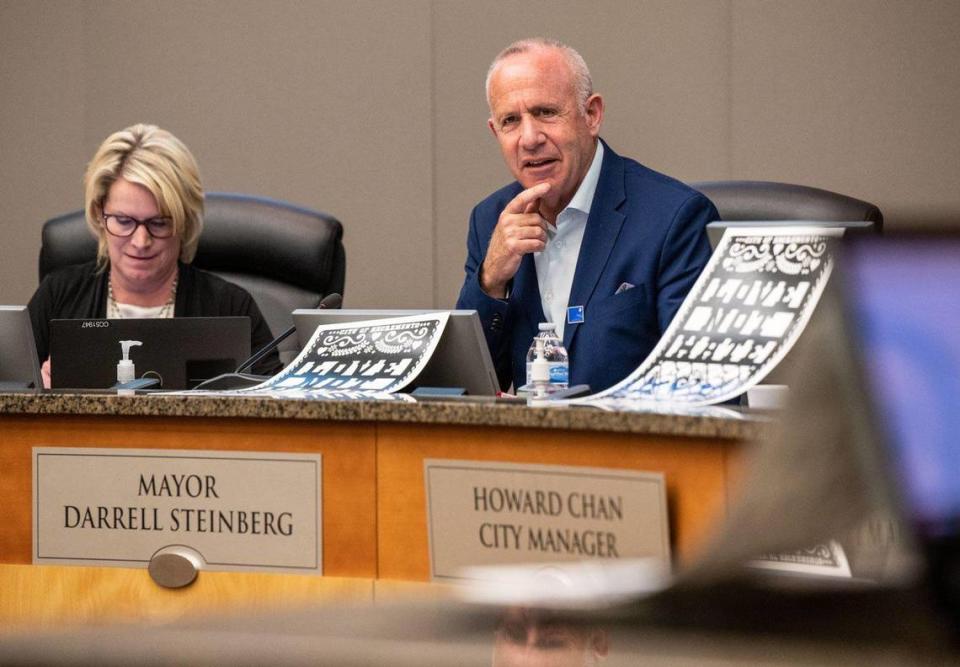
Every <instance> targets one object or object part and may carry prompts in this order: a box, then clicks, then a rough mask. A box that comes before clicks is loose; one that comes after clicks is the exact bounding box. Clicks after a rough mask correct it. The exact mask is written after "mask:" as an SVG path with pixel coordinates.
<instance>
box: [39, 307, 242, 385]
mask: <svg viewBox="0 0 960 667" xmlns="http://www.w3.org/2000/svg"><path fill="white" fill-rule="evenodd" d="M121 340H138V341H140V342H141V343H142V345H137V346H134V347H131V348H130V359H131V360H132V361H133V364H134V367H135V369H136V377H137V378H144V377H146V378H155V379H157V380H159V382H160V384H159V386H157V387H154V388H155V389H164V390H181V389H192V388H193V387H195V386H196V385H197V384H199V383H200V382H202V381H203V380H206V379H209V378H212V377H215V376H217V375H220V374H221V373H229V372H232V371H233V370H235V369H236V368H237V366H238V365H240V363H241V362H243V361H244V360H245V359H247V358H248V357H249V356H250V318H249V317H176V318H173V319H143V320H138V319H130V320H100V319H92V320H51V321H50V368H51V388H53V389H108V388H110V387H112V386H114V385H115V384H116V381H117V362H118V361H120V359H121V358H122V352H121V349H120V341H121Z"/></svg>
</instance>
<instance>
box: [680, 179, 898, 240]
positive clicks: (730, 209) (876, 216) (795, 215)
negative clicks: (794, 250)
mask: <svg viewBox="0 0 960 667" xmlns="http://www.w3.org/2000/svg"><path fill="white" fill-rule="evenodd" d="M690 186H691V187H693V188H695V189H697V190H699V191H700V192H702V193H703V194H705V195H706V196H707V197H708V198H709V199H710V200H711V201H712V202H713V203H714V205H715V206H716V207H717V209H718V210H719V211H720V216H721V217H722V218H723V219H724V220H819V221H829V222H852V221H860V220H866V221H870V222H873V223H874V226H875V227H876V228H877V230H878V231H879V230H880V229H881V228H882V226H883V214H882V213H881V212H880V209H879V208H878V207H877V206H875V205H874V204H871V203H870V202H866V201H863V200H860V199H855V198H853V197H848V196H846V195H842V194H839V193H836V192H831V191H829V190H822V189H820V188H813V187H809V186H806V185H795V184H792V183H776V182H773V181H703V182H700V183H691V184H690Z"/></svg>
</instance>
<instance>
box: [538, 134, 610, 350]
mask: <svg viewBox="0 0 960 667" xmlns="http://www.w3.org/2000/svg"><path fill="white" fill-rule="evenodd" d="M602 163H603V144H602V143H600V142H599V141H598V142H597V150H596V152H595V153H594V155H593V162H592V163H591V164H590V169H588V170H587V174H586V176H584V177H583V181H582V182H581V183H580V187H579V188H577V192H576V194H574V195H573V199H571V200H570V203H569V204H567V207H566V208H565V209H563V210H562V211H560V214H559V215H557V224H556V227H553V226H550V225H547V247H546V248H545V249H544V250H543V252H535V253H533V261H534V263H535V264H536V266H537V282H538V283H539V285H540V301H541V303H542V304H543V314H544V315H546V317H547V321H548V322H554V323H555V324H556V325H557V335H558V336H559V337H560V339H561V340H563V328H564V326H565V325H566V323H567V302H568V301H569V300H570V288H571V287H572V286H573V274H574V272H575V271H576V269H577V257H579V256H580V245H581V243H583V232H584V229H586V227H587V218H588V217H589V216H590V207H591V206H592V205H593V195H594V193H595V192H596V191H597V181H599V180H600V165H601V164H602ZM571 305H574V306H577V305H583V304H576V303H575V304H571Z"/></svg>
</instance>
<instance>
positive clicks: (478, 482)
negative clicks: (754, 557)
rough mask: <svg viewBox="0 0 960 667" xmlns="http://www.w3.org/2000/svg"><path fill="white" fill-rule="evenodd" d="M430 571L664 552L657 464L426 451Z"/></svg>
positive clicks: (665, 555)
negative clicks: (513, 459)
mask: <svg viewBox="0 0 960 667" xmlns="http://www.w3.org/2000/svg"><path fill="white" fill-rule="evenodd" d="M424 482H425V484H426V495H427V523H428V526H429V537H430V571H431V574H432V576H433V578H434V579H457V578H462V576H463V575H462V574H461V569H462V568H466V567H471V566H477V565H508V564H518V563H542V562H554V561H571V560H591V559H596V560H601V561H603V560H617V559H621V558H642V557H653V558H659V559H662V560H663V561H664V562H665V563H669V560H670V540H669V531H668V525H667V494H666V488H665V484H664V478H663V475H662V474H661V473H651V472H634V471H630V470H613V469H606V468H581V467H575V466H547V465H533V464H521V463H491V462H479V461H454V460H441V459H427V460H425V461H424Z"/></svg>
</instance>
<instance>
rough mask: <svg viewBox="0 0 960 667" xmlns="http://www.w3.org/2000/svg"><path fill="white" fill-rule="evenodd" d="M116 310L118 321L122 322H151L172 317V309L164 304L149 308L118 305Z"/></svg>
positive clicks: (126, 304) (127, 304) (124, 304)
mask: <svg viewBox="0 0 960 667" xmlns="http://www.w3.org/2000/svg"><path fill="white" fill-rule="evenodd" d="M117 310H118V311H119V313H118V314H119V315H120V319H124V320H152V319H158V318H171V317H173V308H170V307H169V304H166V303H165V304H163V305H162V306H150V307H147V306H134V305H131V304H129V303H118V304H117Z"/></svg>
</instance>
